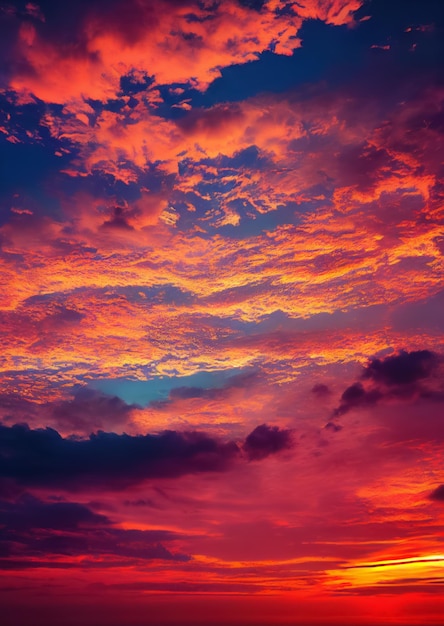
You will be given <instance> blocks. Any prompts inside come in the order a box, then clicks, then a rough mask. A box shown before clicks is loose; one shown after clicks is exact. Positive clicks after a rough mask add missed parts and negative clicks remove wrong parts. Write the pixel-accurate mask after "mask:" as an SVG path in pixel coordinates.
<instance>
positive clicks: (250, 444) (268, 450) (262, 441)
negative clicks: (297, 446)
mask: <svg viewBox="0 0 444 626" xmlns="http://www.w3.org/2000/svg"><path fill="white" fill-rule="evenodd" d="M292 447H293V440H292V431H291V430H287V429H283V428H279V427H278V426H269V425H268V424H261V425H260V426H257V427H256V428H255V429H254V430H253V431H252V432H251V433H250V434H249V435H248V436H247V438H246V439H245V443H244V446H243V449H244V451H245V452H246V453H247V456H248V458H249V459H250V461H259V460H261V459H265V458H266V457H267V456H270V455H272V454H277V453H278V452H281V451H282V450H288V449H290V448H292Z"/></svg>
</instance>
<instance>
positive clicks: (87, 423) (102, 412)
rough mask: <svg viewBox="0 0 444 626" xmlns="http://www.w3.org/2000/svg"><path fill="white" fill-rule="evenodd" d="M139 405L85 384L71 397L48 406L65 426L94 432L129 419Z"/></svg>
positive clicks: (61, 425) (62, 425)
mask: <svg viewBox="0 0 444 626" xmlns="http://www.w3.org/2000/svg"><path fill="white" fill-rule="evenodd" d="M136 407H137V405H133V404H126V402H124V401H123V400H121V399H120V398H118V397H117V396H111V395H108V394H106V393H102V392H101V391H96V390H94V389H89V388H86V387H82V388H80V389H79V390H78V391H76V392H75V395H74V398H73V399H72V400H64V401H60V402H58V403H56V404H54V405H50V406H49V407H48V408H49V409H50V410H51V411H52V416H53V419H54V422H55V423H56V424H58V425H59V427H60V428H63V430H65V431H66V430H68V429H73V430H75V431H80V430H81V431H84V432H92V431H96V430H98V429H103V428H108V429H109V428H111V427H115V426H117V425H121V424H124V423H126V422H127V421H128V420H129V419H130V417H131V413H132V411H133V410H134V408H136Z"/></svg>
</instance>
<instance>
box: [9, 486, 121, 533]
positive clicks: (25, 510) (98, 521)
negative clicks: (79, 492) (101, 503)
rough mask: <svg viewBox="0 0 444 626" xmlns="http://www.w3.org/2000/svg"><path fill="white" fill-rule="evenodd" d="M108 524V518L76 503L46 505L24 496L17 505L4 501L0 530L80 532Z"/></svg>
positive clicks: (46, 503)
mask: <svg viewBox="0 0 444 626" xmlns="http://www.w3.org/2000/svg"><path fill="white" fill-rule="evenodd" d="M107 524H109V520H108V519H107V518H106V517H105V516H104V515H98V514H97V513H94V512H93V511H91V510H90V509H89V508H88V507H86V506H84V505H83V504H77V503H74V502H42V501H41V500H39V499H38V498H35V497H34V496H32V495H30V494H23V495H22V496H21V497H20V498H19V499H18V501H17V502H9V501H6V500H5V501H0V526H2V528H4V529H5V528H6V529H15V530H20V531H23V530H30V529H36V528H45V529H51V530H77V529H79V528H81V527H91V526H96V525H102V526H104V525H107Z"/></svg>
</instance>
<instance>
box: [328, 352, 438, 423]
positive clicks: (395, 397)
mask: <svg viewBox="0 0 444 626" xmlns="http://www.w3.org/2000/svg"><path fill="white" fill-rule="evenodd" d="M441 363H442V357H441V355H439V354H437V353H435V352H432V351H430V350H416V351H412V352H406V351H405V350H401V351H400V352H399V354H394V355H390V356H387V357H385V358H383V359H371V360H370V361H369V362H368V363H367V365H366V366H365V368H364V370H363V372H362V374H361V380H362V381H365V382H366V385H364V384H363V383H362V382H361V381H357V382H355V383H353V384H352V385H350V386H349V387H347V389H346V390H345V391H344V392H343V394H342V396H341V401H340V404H339V406H338V408H336V409H335V411H334V415H336V416H338V415H344V414H345V413H348V411H350V410H351V409H354V408H363V407H370V406H374V405H376V404H378V403H380V402H382V401H396V402H399V401H409V400H414V399H418V398H419V399H429V400H435V401H438V402H439V401H442V400H443V399H444V392H443V389H442V388H441V386H440V383H439V373H440V365H441ZM367 381H369V383H370V386H368V382H367ZM425 382H426V383H427V384H425Z"/></svg>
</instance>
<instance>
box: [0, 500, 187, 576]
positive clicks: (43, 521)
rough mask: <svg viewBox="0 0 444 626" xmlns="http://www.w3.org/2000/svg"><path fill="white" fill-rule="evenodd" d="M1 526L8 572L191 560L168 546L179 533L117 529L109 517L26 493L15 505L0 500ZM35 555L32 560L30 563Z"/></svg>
mask: <svg viewBox="0 0 444 626" xmlns="http://www.w3.org/2000/svg"><path fill="white" fill-rule="evenodd" d="M0 525H1V527H2V539H1V542H0V557H1V559H2V567H4V568H5V569H10V568H13V569H17V568H27V567H33V566H34V567H35V566H36V559H38V561H37V563H38V562H39V561H40V566H42V567H48V566H49V567H58V566H59V567H60V566H61V565H62V564H63V566H65V567H78V559H77V558H75V559H74V560H73V561H70V558H71V557H78V556H82V557H83V558H85V559H91V560H97V559H102V558H103V557H105V556H106V558H107V561H108V565H113V564H115V562H122V560H123V561H126V560H130V561H132V562H133V561H134V560H139V559H143V560H144V561H145V560H147V559H162V560H169V561H171V560H175V561H188V560H189V558H190V557H188V556H186V555H184V554H180V553H172V552H170V551H169V550H168V549H167V548H165V547H164V546H163V543H164V542H168V541H172V540H175V539H177V538H178V537H179V535H178V534H176V533H173V532H170V531H166V530H125V529H121V528H114V527H113V525H112V522H111V521H110V520H109V519H108V518H107V517H106V516H104V515H100V514H97V513H95V512H94V511H92V510H91V509H90V508H89V507H88V506H86V505H84V504H78V503H75V502H66V501H56V502H51V501H44V500H41V499H39V498H36V497H34V496H32V495H30V494H27V493H26V494H23V495H22V496H21V497H20V498H19V499H18V500H17V501H15V502H10V501H6V500H0ZM161 542H162V543H161ZM111 555H112V557H111ZM30 557H31V558H32V559H33V560H32V561H28V559H29V558H30ZM48 557H52V560H51V561H49V562H48V561H46V560H45V559H48ZM61 557H62V558H63V561H62V563H61V562H60V560H59V559H60V558H61ZM102 565H103V563H102Z"/></svg>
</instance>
